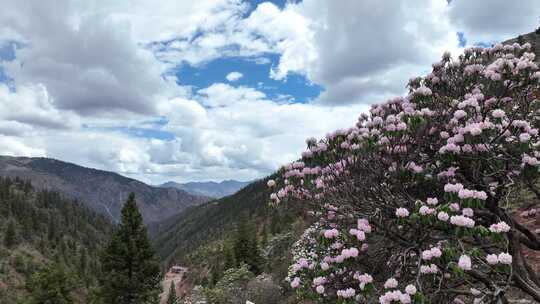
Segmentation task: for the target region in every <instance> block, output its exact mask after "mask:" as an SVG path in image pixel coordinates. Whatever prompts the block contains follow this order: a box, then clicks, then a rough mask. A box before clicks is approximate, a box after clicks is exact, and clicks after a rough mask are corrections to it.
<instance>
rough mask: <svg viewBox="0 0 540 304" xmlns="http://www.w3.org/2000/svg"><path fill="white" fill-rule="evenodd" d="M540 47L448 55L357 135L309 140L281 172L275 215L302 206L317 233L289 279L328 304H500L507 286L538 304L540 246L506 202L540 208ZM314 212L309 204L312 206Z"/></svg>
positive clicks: (374, 113)
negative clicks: (523, 198)
mask: <svg viewBox="0 0 540 304" xmlns="http://www.w3.org/2000/svg"><path fill="white" fill-rule="evenodd" d="M530 48H531V46H530V44H524V45H519V44H514V45H505V46H503V45H500V44H499V45H495V46H494V47H492V48H486V49H484V48H479V47H475V48H471V49H467V50H466V51H465V52H464V54H463V55H460V56H459V57H458V58H457V59H452V58H451V56H450V54H449V53H445V54H444V55H443V57H442V60H441V61H440V62H437V63H435V64H433V70H432V72H431V73H430V74H428V75H427V76H425V77H418V78H414V79H411V80H410V81H409V84H408V88H409V94H408V95H407V96H405V97H398V98H394V99H391V100H389V101H388V102H386V103H384V104H379V105H374V106H373V107H372V108H371V110H370V113H369V115H367V114H362V115H361V116H360V118H359V121H358V123H357V124H356V125H355V126H353V127H352V128H350V129H347V130H338V131H335V132H333V133H331V134H328V135H327V136H326V137H325V138H323V139H321V140H315V139H308V141H307V146H308V149H307V150H306V151H305V152H304V153H303V154H302V160H301V161H297V162H294V163H292V164H289V165H287V166H285V167H283V168H282V169H281V170H280V174H281V178H280V179H279V180H278V181H277V184H276V182H275V181H270V182H269V186H270V187H272V188H273V187H276V191H275V192H274V193H273V194H272V195H271V200H272V201H273V203H274V204H279V203H280V202H282V201H284V200H290V201H298V200H302V201H304V203H303V204H305V205H309V206H310V210H311V211H310V213H311V214H312V215H314V217H315V224H314V225H313V226H312V227H310V228H309V229H307V230H306V231H305V233H304V235H303V237H302V238H301V239H300V240H299V241H298V242H297V243H296V244H295V246H294V249H293V254H294V264H293V265H292V266H291V267H290V269H289V277H288V280H289V282H290V285H291V287H292V288H294V289H296V290H297V292H298V294H300V295H302V296H304V297H305V298H314V299H318V300H320V301H323V302H328V303H336V302H338V303H357V302H358V301H366V302H367V301H370V303H371V302H372V301H374V300H375V301H376V300H378V301H379V302H380V303H397V302H401V303H411V302H414V303H420V302H423V301H427V302H430V303H450V302H453V301H454V300H455V301H460V300H469V299H470V300H472V299H475V300H476V301H477V302H478V301H480V302H481V301H483V302H484V303H491V302H492V303H499V301H502V302H504V301H505V291H506V290H507V289H508V288H509V286H511V285H515V286H517V287H519V288H520V289H521V290H523V291H524V292H526V293H528V294H529V295H531V296H532V297H534V298H535V299H536V300H537V301H540V284H539V282H540V280H539V278H538V274H536V273H535V272H534V270H532V269H531V268H530V267H529V265H528V264H527V261H526V260H525V259H524V257H523V248H524V247H527V248H528V249H530V250H540V239H539V236H538V235H537V234H535V233H533V232H531V231H529V230H528V229H527V228H526V227H524V226H523V225H521V224H520V223H519V222H517V221H515V220H514V218H513V217H512V215H511V212H510V209H509V204H511V202H509V201H508V199H509V198H510V197H511V195H510V194H511V193H514V192H518V191H522V190H524V189H526V190H528V191H531V192H533V193H535V194H536V195H537V197H539V198H540V191H539V190H540V189H538V188H537V182H538V178H539V176H540V173H539V168H538V166H539V165H540V160H539V158H540V137H539V134H538V128H539V127H540V101H539V98H540V85H539V79H540V72H538V66H537V64H536V63H535V62H534V61H533V60H534V58H535V55H534V54H533V53H531V52H530ZM306 202H307V203H309V204H306Z"/></svg>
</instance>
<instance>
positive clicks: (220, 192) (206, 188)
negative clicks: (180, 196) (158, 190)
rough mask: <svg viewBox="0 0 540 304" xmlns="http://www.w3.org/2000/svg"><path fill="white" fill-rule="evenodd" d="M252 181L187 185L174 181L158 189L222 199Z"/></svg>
mask: <svg viewBox="0 0 540 304" xmlns="http://www.w3.org/2000/svg"><path fill="white" fill-rule="evenodd" d="M252 182H253V181H247V182H242V181H237V180H233V179H228V180H224V181H221V182H214V181H206V182H187V183H178V182H174V181H169V182H166V183H163V184H161V185H159V186H158V187H163V188H176V189H180V190H184V191H187V192H188V193H191V194H193V195H203V196H209V197H213V198H222V197H225V196H229V195H232V194H234V193H236V192H238V191H240V190H241V189H243V188H244V187H246V186H247V185H249V184H251V183H252Z"/></svg>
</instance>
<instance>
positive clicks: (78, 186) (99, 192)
mask: <svg viewBox="0 0 540 304" xmlns="http://www.w3.org/2000/svg"><path fill="white" fill-rule="evenodd" d="M0 176H5V177H12V178H14V177H19V178H21V179H24V180H30V181H32V184H33V185H34V186H35V187H36V188H37V189H48V190H55V191H59V192H61V193H62V194H64V195H65V196H66V197H69V198H72V199H78V200H80V201H81V202H83V203H84V204H85V205H86V206H87V207H88V208H90V209H92V210H94V211H97V212H98V213H101V214H104V215H106V216H107V217H109V218H110V219H112V220H113V221H116V222H117V221H118V220H119V218H120V209H121V208H122V205H123V204H124V202H125V201H126V199H127V198H128V195H129V194H130V193H132V192H133V193H135V195H136V196H137V202H138V204H139V208H140V209H141V212H142V214H143V218H144V220H145V222H147V223H148V222H153V221H160V220H163V219H165V218H167V217H169V216H171V215H174V214H176V213H179V212H180V211H182V210H183V209H184V208H186V207H189V206H193V205H198V204H200V203H203V202H206V201H207V200H208V198H206V197H202V196H196V195H192V194H189V193H187V192H186V191H184V190H180V189H175V188H160V187H153V186H149V185H147V184H145V183H143V182H140V181H138V180H135V179H132V178H128V177H125V176H122V175H120V174H117V173H113V172H108V171H103V170H97V169H92V168H86V167H82V166H79V165H76V164H72V163H68V162H63V161H59V160H55V159H51V158H42V157H37V158H29V157H9V156H0Z"/></svg>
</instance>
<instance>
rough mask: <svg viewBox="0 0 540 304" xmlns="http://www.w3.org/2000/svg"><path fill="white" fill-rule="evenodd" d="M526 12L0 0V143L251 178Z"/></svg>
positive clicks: (371, 4)
mask: <svg viewBox="0 0 540 304" xmlns="http://www.w3.org/2000/svg"><path fill="white" fill-rule="evenodd" d="M516 3H519V4H516ZM539 17H540V6H539V5H537V0H521V1H519V2H516V1H506V0H478V1H467V0H452V1H447V0H429V1H428V0H419V1H406V0H403V1H398V0H391V1H390V0H389V1H380V0H362V1H357V0H342V1H326V0H303V1H285V0H282V1H241V0H197V1H187V0H183V1H182V0H159V1H142V0H116V1H92V0H89V1H87V0H84V1H83V0H80V1H69V0H56V1H41V0H28V1H20V0H3V1H1V9H0V154H2V155H12V156H29V157H30V156H31V157H37V156H41V157H52V158H56V159H60V160H64V161H69V162H74V163H77V164H80V165H83V166H87V167H93V168H98V169H104V170H109V171H114V172H118V173H120V174H122V175H126V176H129V177H133V178H137V179H140V180H142V181H144V182H147V183H150V184H158V183H162V182H166V181H170V180H172V181H177V182H186V181H207V180H214V181H220V180H225V179H236V180H242V181H247V180H253V179H256V178H261V177H263V176H265V175H268V174H270V173H272V172H273V171H274V170H276V169H277V168H279V166H280V165H283V164H285V163H287V162H290V161H293V160H295V159H297V158H298V157H299V155H300V153H301V152H302V151H303V150H304V148H305V139H306V138H308V137H312V136H314V137H322V136H324V135H325V134H326V133H327V132H330V131H332V130H335V129H338V128H346V127H350V126H352V125H353V124H354V122H355V121H356V120H357V117H358V116H359V115H360V113H362V112H365V111H367V109H369V106H370V105H371V104H375V103H380V102H383V101H385V100H386V99H388V98H390V97H393V96H397V95H403V94H405V92H406V88H405V85H406V83H407V80H408V79H409V78H411V77H414V76H421V75H425V74H426V73H428V72H429V71H430V67H431V64H432V63H433V62H435V61H437V60H439V59H440V56H441V54H442V53H443V52H444V51H446V50H448V51H450V52H451V53H452V54H453V55H458V54H459V53H461V52H462V50H463V48H464V47H470V46H474V45H490V44H493V43H496V42H499V41H504V40H505V39H509V38H512V37H515V36H517V35H519V34H523V33H528V32H531V31H533V30H534V29H535V28H536V27H538V26H539V21H540V19H539Z"/></svg>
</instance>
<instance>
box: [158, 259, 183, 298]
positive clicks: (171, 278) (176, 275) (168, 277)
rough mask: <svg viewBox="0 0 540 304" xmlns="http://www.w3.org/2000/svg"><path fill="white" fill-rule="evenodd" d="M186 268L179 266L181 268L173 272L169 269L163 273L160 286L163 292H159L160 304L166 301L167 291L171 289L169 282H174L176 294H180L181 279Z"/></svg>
mask: <svg viewBox="0 0 540 304" xmlns="http://www.w3.org/2000/svg"><path fill="white" fill-rule="evenodd" d="M187 271H188V269H187V268H185V267H181V270H180V271H179V272H173V271H171V270H169V272H167V273H166V274H165V277H164V278H163V282H162V286H163V292H162V293H161V294H160V301H159V303H160V304H165V303H166V302H167V298H168V297H169V291H170V289H171V282H174V286H175V287H176V296H178V297H180V296H181V290H180V288H181V286H182V285H183V284H182V280H183V279H184V277H185V275H186V273H187Z"/></svg>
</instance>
